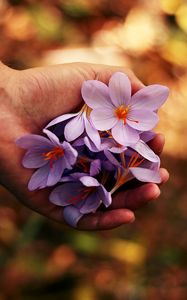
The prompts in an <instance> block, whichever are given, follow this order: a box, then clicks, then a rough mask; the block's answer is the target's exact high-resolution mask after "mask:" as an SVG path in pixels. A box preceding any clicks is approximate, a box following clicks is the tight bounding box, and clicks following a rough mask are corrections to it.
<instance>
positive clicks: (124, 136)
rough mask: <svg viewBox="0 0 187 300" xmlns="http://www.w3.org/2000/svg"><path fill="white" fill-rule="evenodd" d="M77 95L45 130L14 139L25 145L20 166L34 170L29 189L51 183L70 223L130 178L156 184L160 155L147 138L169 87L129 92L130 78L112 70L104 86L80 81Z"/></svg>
mask: <svg viewBox="0 0 187 300" xmlns="http://www.w3.org/2000/svg"><path fill="white" fill-rule="evenodd" d="M81 94H82V98H83V100H84V105H83V106H82V108H81V109H80V111H79V112H77V113H69V114H64V115H61V116H58V117H57V118H55V119H54V120H52V121H51V122H50V123H49V124H48V125H47V126H46V127H45V128H44V129H43V135H36V134H29V135H25V136H23V137H20V138H19V139H18V140H17V141H16V143H17V145H18V146H19V147H21V148H24V149H26V150H27V151H26V153H25V155H24V157H23V160H22V164H23V166H24V167H25V168H32V169H37V170H36V171H35V172H34V173H33V175H32V177H31V178H30V181H29V183H28V189H29V190H30V191H34V190H36V189H44V188H46V187H53V189H52V191H51V193H50V196H49V201H51V202H52V203H54V204H56V205H59V206H63V207H64V210H63V213H64V219H65V220H66V222H67V223H68V224H70V225H71V226H73V227H76V225H77V223H78V221H79V220H80V218H81V217H82V216H83V215H85V214H89V213H94V212H96V210H97V209H99V207H100V206H101V205H103V206H105V207H109V206H110V205H111V203H112V194H113V193H115V192H116V191H117V189H118V188H120V187H121V186H122V185H124V184H125V183H126V182H128V181H129V180H132V179H133V178H136V179H137V180H139V181H142V182H154V183H160V181H161V179H160V175H159V167H160V158H159V157H158V156H157V155H156V154H155V153H154V152H153V151H152V150H151V149H150V148H149V146H148V144H147V142H148V141H150V140H151V139H152V138H153V137H154V136H155V133H154V132H153V131H152V129H153V128H154V127H155V125H156V124H157V123H158V120H159V118H158V115H157V110H158V108H159V107H160V106H161V105H162V104H163V103H164V102H165V101H166V99H167V97H168V94H169V90H168V88H167V87H165V86H162V85H158V84H154V85H150V86H146V87H144V88H142V89H141V90H139V91H138V92H136V93H135V94H134V95H131V83H130V80H129V79H128V77H127V76H126V75H125V74H124V73H121V72H116V73H114V74H113V75H112V76H111V78H110V81H109V84H108V86H107V85H106V84H104V83H102V82H100V81H98V80H87V81H84V82H83V85H82V88H81ZM124 187H125V186H124Z"/></svg>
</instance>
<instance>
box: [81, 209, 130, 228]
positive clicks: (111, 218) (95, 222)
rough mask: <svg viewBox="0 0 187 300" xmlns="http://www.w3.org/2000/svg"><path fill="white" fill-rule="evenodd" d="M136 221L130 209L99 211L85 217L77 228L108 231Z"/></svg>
mask: <svg viewBox="0 0 187 300" xmlns="http://www.w3.org/2000/svg"><path fill="white" fill-rule="evenodd" d="M134 220H135V216H134V213H133V212H132V211H130V210H128V209H115V210H110V211H105V212H103V211H98V212H96V213H94V214H89V215H85V216H84V217H83V218H82V219H81V220H80V221H79V222H78V226H77V228H78V229H80V230H106V229H113V228H116V227H118V226H121V225H123V224H128V223H132V222H133V221H134Z"/></svg>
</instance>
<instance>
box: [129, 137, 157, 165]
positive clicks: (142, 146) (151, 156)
mask: <svg viewBox="0 0 187 300" xmlns="http://www.w3.org/2000/svg"><path fill="white" fill-rule="evenodd" d="M131 148H133V149H134V150H136V152H138V153H139V154H141V156H143V157H144V158H146V159H147V160H149V161H152V162H158V161H159V157H158V155H156V154H155V153H154V152H153V150H151V148H149V146H148V145H147V144H146V143H144V142H143V141H141V140H139V141H138V142H137V143H136V144H135V145H134V146H131Z"/></svg>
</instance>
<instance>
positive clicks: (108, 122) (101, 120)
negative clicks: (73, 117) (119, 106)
mask: <svg viewBox="0 0 187 300" xmlns="http://www.w3.org/2000/svg"><path fill="white" fill-rule="evenodd" d="M90 117H91V120H92V123H93V125H94V126H95V128H96V129H98V130H109V129H111V128H112V127H113V126H115V124H116V123H117V118H116V117H115V115H114V109H113V108H112V109H111V108H104V109H103V110H102V109H101V108H100V109H94V110H92V112H91V114H90Z"/></svg>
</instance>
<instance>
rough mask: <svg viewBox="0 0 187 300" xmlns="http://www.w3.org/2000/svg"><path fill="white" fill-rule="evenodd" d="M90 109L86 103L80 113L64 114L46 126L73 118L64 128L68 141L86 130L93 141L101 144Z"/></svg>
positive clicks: (97, 144)
mask: <svg viewBox="0 0 187 300" xmlns="http://www.w3.org/2000/svg"><path fill="white" fill-rule="evenodd" d="M89 114H90V109H89V108H88V106H87V105H84V106H83V107H82V109H81V110H80V111H79V112H78V113H72V114H64V115H62V116H59V117H57V118H55V119H54V120H52V121H51V122H50V123H49V124H48V125H47V126H46V128H49V127H51V126H54V125H56V124H59V123H62V122H64V121H67V120H69V119H71V120H70V121H69V122H68V123H67V124H66V125H65V128H64V136H65V138H66V140H67V141H68V142H72V141H74V140H76V139H77V138H78V137H80V136H81V135H82V134H83V133H84V132H86V134H87V135H88V136H89V137H90V138H91V140H92V141H93V143H94V144H95V145H96V146H97V147H99V146H100V135H99V133H98V131H97V130H96V129H95V127H94V126H93V124H92V123H91V122H90V119H89Z"/></svg>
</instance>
